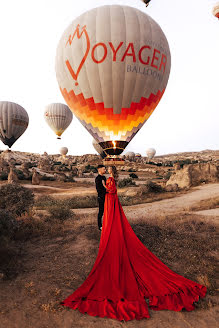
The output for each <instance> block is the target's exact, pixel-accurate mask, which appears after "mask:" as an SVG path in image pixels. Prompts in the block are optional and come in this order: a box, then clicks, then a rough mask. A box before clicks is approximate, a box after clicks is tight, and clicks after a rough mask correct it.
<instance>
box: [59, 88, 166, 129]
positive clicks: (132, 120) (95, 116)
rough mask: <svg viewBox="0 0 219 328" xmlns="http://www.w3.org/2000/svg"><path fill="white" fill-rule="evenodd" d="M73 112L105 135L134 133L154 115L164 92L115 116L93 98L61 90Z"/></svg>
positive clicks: (124, 109)
mask: <svg viewBox="0 0 219 328" xmlns="http://www.w3.org/2000/svg"><path fill="white" fill-rule="evenodd" d="M60 90H61V92H62V95H63V97H64V98H65V100H66V102H67V104H68V106H69V107H70V108H71V110H72V112H73V113H74V114H75V115H76V116H77V117H78V118H79V119H80V120H82V121H84V122H85V123H86V124H91V125H92V126H93V127H94V128H98V129H99V130H100V131H103V132H105V133H107V132H113V133H114V134H115V135H117V134H119V133H122V134H124V133H126V132H127V131H132V129H133V128H136V127H138V125H139V124H143V123H144V121H145V120H146V119H148V118H149V116H150V115H151V114H152V112H153V110H154V109H155V108H156V106H157V104H158V103H159V101H160V99H161V97H162V95H163V93H164V90H163V91H162V92H160V91H158V93H157V94H156V95H154V94H151V95H150V97H149V98H148V99H147V98H144V97H142V98H141V100H140V102H139V103H132V104H131V106H130V108H122V110H121V113H120V114H113V108H104V104H103V103H97V104H95V102H94V99H93V98H88V99H85V98H84V96H83V94H82V93H81V94H79V95H77V96H76V95H75V93H74V92H73V90H71V91H70V92H69V93H68V92H67V90H66V89H61V88H60Z"/></svg>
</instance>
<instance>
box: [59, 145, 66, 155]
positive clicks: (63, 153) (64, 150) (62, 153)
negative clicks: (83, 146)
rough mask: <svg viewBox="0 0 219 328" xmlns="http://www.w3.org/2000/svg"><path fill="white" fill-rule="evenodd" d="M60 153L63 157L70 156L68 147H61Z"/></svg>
mask: <svg viewBox="0 0 219 328" xmlns="http://www.w3.org/2000/svg"><path fill="white" fill-rule="evenodd" d="M59 151H60V154H61V155H62V156H66V155H67V154H68V148H67V147H61V148H60V149H59Z"/></svg>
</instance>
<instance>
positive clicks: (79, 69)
mask: <svg viewBox="0 0 219 328" xmlns="http://www.w3.org/2000/svg"><path fill="white" fill-rule="evenodd" d="M79 27H80V25H79V24H78V25H77V27H76V29H75V32H74V34H73V35H71V34H70V35H69V38H68V41H67V42H66V45H65V46H67V44H68V43H69V44H70V45H71V44H72V41H73V40H74V38H75V36H76V37H77V38H78V39H80V38H81V37H82V35H83V34H85V37H86V40H87V49H86V51H85V54H84V57H83V58H82V60H81V62H80V64H79V66H78V69H77V72H76V73H75V72H74V70H73V68H72V66H71V64H70V63H69V61H68V60H66V61H65V63H66V66H67V68H68V70H69V72H70V74H71V76H72V77H73V79H74V80H75V81H76V83H75V85H78V82H77V78H78V75H79V73H80V71H81V68H82V66H83V65H84V62H85V60H86V59H87V56H88V53H89V50H90V38H89V35H88V33H87V30H86V25H85V26H83V27H82V30H81V33H80V31H79Z"/></svg>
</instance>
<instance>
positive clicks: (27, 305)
mask: <svg viewBox="0 0 219 328" xmlns="http://www.w3.org/2000/svg"><path fill="white" fill-rule="evenodd" d="M216 197H219V184H217V183H216V184H207V185H202V186H199V187H195V188H193V189H192V191H191V192H189V193H186V194H182V195H179V196H177V197H175V198H171V199H164V200H160V201H156V202H153V203H146V204H139V205H134V206H124V211H125V213H126V215H127V218H128V220H129V222H130V224H131V225H132V227H133V229H134V231H136V233H137V235H138V236H139V238H140V236H141V237H142V238H143V240H144V243H145V246H146V247H148V248H149V247H150V249H151V250H152V251H155V252H156V242H157V241H156V239H155V237H154V235H153V233H154V231H155V232H156V233H157V228H156V220H158V218H159V220H160V221H162V220H163V221H165V222H167V223H165V224H166V225H168V224H170V225H171V224H172V223H171V222H173V223H174V226H173V227H175V229H176V230H177V229H179V231H178V233H179V235H178V237H177V238H178V239H179V236H180V228H179V227H180V224H182V223H183V221H184V223H185V225H186V224H190V217H191V227H193V225H192V224H193V223H194V224H195V221H196V222H197V221H198V222H200V227H201V226H202V225H203V228H202V230H201V228H200V229H199V228H197V230H195V231H194V234H192V233H193V231H192V228H191V229H190V226H189V227H188V232H187V234H189V233H190V232H191V238H190V237H188V241H189V243H190V244H189V245H190V248H189V250H190V252H191V254H192V252H193V242H194V250H195V242H196V240H195V239H196V238H197V239H198V238H200V240H202V241H203V242H201V243H200V245H202V244H203V247H204V246H206V245H207V243H208V240H209V238H212V239H213V238H214V236H215V230H214V226H218V218H219V217H218V215H205V213H202V214H201V215H198V214H194V215H193V213H194V211H193V210H192V208H193V207H194V206H196V205H197V203H199V202H205V201H206V202H207V201H209V199H210V198H216ZM206 207H207V206H206ZM205 210H208V208H206V209H205ZM74 213H75V214H76V215H77V217H76V219H74V220H68V222H66V223H65V225H64V226H63V230H62V231H61V230H60V232H58V233H57V234H56V235H54V236H40V237H36V238H33V239H31V240H27V241H25V242H22V243H19V244H17V254H16V257H14V256H11V259H10V263H9V264H10V265H9V269H8V275H7V278H5V279H2V280H0V328H82V327H83V328H117V327H128V328H145V327H147V328H196V327H199V328H205V327H206V328H207V327H208V328H215V327H216V326H217V322H218V319H219V318H218V309H219V306H218V305H217V302H216V296H215V295H214V293H213V294H212V296H210V295H208V294H207V295H206V298H205V299H204V300H200V301H199V304H198V305H197V308H196V309H195V310H194V311H191V312H187V311H185V310H182V311H180V312H174V311H168V310H162V311H153V310H150V309H149V313H150V316H151V317H150V318H149V319H143V320H140V321H137V320H132V321H128V322H124V321H117V320H114V319H109V318H99V317H92V316H89V315H87V314H82V313H80V312H79V311H78V310H71V309H69V308H66V307H62V306H60V305H59V302H60V301H62V300H63V299H64V298H66V297H67V296H68V295H69V294H71V293H72V292H73V291H74V290H75V289H77V288H78V287H79V286H80V285H81V284H82V283H83V281H84V280H85V279H86V277H87V276H88V274H89V272H90V271H91V269H92V267H93V264H94V262H95V259H96V256H97V254H98V245H99V240H100V236H101V235H100V234H101V232H100V231H99V230H98V229H97V218H96V214H97V209H96V208H93V209H75V210H74ZM196 213H197V211H196ZM184 218H185V219H184ZM168 222H169V223H168ZM137 223H139V225H138V226H137V225H136V224H137ZM151 224H152V226H151ZM135 225H136V226H135ZM134 227H135V228H134ZM145 227H146V228H145ZM152 228H153V229H154V230H153V229H152ZM150 229H152V230H150ZM190 230H191V231H190ZM150 231H151V233H150ZM150 235H151V239H149V238H150ZM185 236H186V235H185ZM147 238H148V242H147ZM177 238H176V239H177ZM189 238H190V239H189ZM178 239H177V240H178ZM163 241H164V243H163ZM159 243H161V242H159ZM162 243H163V244H162ZM162 243H161V246H162V245H163V247H164V248H165V239H164V240H162ZM177 243H178V244H176V246H175V247H171V244H170V248H169V249H170V255H168V254H166V253H167V252H166V250H165V249H164V250H163V253H162V252H161V253H160V256H161V257H160V258H161V260H163V261H164V262H165V263H166V264H167V265H168V266H169V267H170V268H172V269H173V270H174V271H176V270H178V271H177V272H179V273H180V274H182V275H184V276H186V277H188V278H189V279H192V280H195V278H196V277H199V278H200V279H204V278H202V276H201V273H202V265H203V268H204V266H205V264H204V263H205V262H203V263H201V261H202V258H204V255H206V254H203V253H202V252H203V251H202V249H200V252H199V251H197V255H196V256H199V260H198V262H194V263H196V264H195V265H196V266H198V264H197V263H199V262H200V263H199V264H200V267H201V269H200V271H199V272H197V275H196V274H193V275H191V277H190V276H189V273H188V272H189V271H187V269H188V267H189V266H192V263H193V262H192V259H191V262H190V263H189V262H188V260H187V258H185V254H186V253H182V255H181V256H182V257H181V258H180V255H179V258H177V255H173V253H171V251H174V248H177V247H178V249H177V252H176V254H180V252H179V250H181V248H180V247H181V246H180V242H179V241H177ZM182 243H183V241H182ZM205 244H206V245H205ZM168 247H169V246H168ZM182 247H183V246H182ZM184 247H185V246H184ZM161 248H162V247H161ZM203 249H204V248H203ZM167 250H168V249H167ZM184 250H185V249H184ZM208 251H209V254H210V255H211V257H210V258H209V256H210V255H209V254H207V255H206V260H207V259H209V261H210V262H209V263H211V262H212V263H213V261H214V259H216V257H218V253H216V252H215V250H211V249H208ZM162 254H163V255H162ZM174 254H175V253H174ZM158 255H159V254H158ZM158 255H157V256H158ZM8 256H9V257H10V251H9V255H8ZM168 256H169V257H168ZM173 256H174V257H173ZM203 261H204V260H203ZM209 265H210V264H209ZM15 268H16V270H15ZM186 272H187V274H186ZM194 272H196V269H194ZM213 273H214V272H213ZM203 277H204V276H203ZM199 281H200V282H201V280H199ZM203 282H204V283H206V284H208V280H203ZM209 286H210V283H209Z"/></svg>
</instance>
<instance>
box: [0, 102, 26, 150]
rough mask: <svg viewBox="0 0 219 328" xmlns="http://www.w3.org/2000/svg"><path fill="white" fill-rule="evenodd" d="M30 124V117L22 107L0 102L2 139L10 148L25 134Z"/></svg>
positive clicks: (0, 136)
mask: <svg viewBox="0 0 219 328" xmlns="http://www.w3.org/2000/svg"><path fill="white" fill-rule="evenodd" d="M28 124H29V116H28V113H27V112H26V110H25V109H24V108H23V107H21V106H20V105H18V104H16V103H13V102H9V101H0V139H1V141H2V142H3V143H4V144H5V145H7V146H8V147H9V148H11V147H12V145H13V144H14V143H15V141H16V140H17V139H18V138H20V136H21V135H22V134H23V133H24V132H25V130H26V129H27V127H28Z"/></svg>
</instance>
